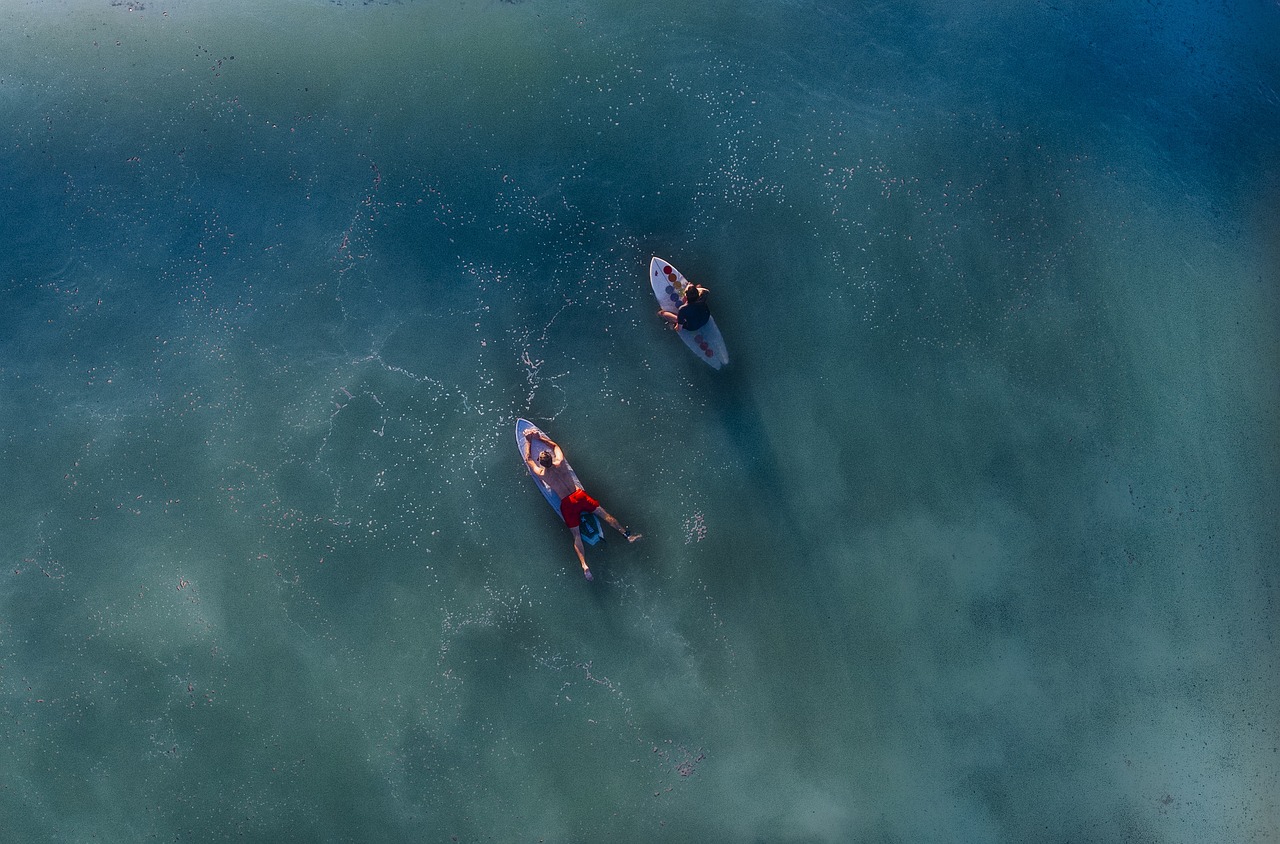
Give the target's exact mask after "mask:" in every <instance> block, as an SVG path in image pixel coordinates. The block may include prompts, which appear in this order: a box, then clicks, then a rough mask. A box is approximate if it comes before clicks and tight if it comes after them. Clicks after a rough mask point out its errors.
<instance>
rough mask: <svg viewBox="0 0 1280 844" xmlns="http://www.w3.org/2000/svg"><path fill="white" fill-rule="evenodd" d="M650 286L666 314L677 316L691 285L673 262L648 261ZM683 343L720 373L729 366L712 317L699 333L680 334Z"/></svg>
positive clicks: (659, 259)
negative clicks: (685, 291) (726, 365)
mask: <svg viewBox="0 0 1280 844" xmlns="http://www.w3.org/2000/svg"><path fill="white" fill-rule="evenodd" d="M649 284H650V285H651V286H652V287H653V295H654V296H656V297H657V299H658V305H659V306H661V307H662V309H663V310H664V311H670V312H671V313H675V312H676V311H678V310H680V306H681V305H683V304H684V289H685V287H687V286H688V284H689V282H688V281H686V280H685V277H684V276H683V275H681V274H680V271H679V270H677V269H676V268H675V267H674V266H672V265H671V262H670V261H664V260H662V259H661V258H654V259H653V260H651V261H649ZM676 333H677V334H679V335H680V339H681V340H683V341H684V344H685V345H686V346H688V347H689V351H691V352H693V353H694V354H695V355H697V356H698V357H699V358H701V359H702V360H703V361H704V362H705V363H706V364H707V366H710V367H711V368H712V369H719V368H720V367H722V366H724V365H725V364H726V363H728V362H729V350H728V349H726V348H725V345H724V337H723V336H721V334H720V329H719V328H717V327H716V321H715V318H714V317H713V318H712V319H709V320H707V324H706V325H704V326H702V327H701V328H699V329H698V330H697V331H677V332H676Z"/></svg>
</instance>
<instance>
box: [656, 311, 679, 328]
mask: <svg viewBox="0 0 1280 844" xmlns="http://www.w3.org/2000/svg"><path fill="white" fill-rule="evenodd" d="M658 316H660V317H662V318H663V319H665V320H666V321H667V322H669V323H670V324H671V327H672V328H678V327H679V326H678V325H677V324H676V315H675V314H673V313H671V311H658Z"/></svg>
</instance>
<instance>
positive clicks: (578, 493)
mask: <svg viewBox="0 0 1280 844" xmlns="http://www.w3.org/2000/svg"><path fill="white" fill-rule="evenodd" d="M599 506H600V502H599V501H596V500H595V499H594V498H592V497H591V496H590V495H587V491H586V490H585V489H575V490H574V491H573V492H571V493H569V494H568V495H567V496H565V497H564V498H562V499H560V515H561V517H563V518H564V523H565V524H566V525H568V526H569V527H571V528H576V527H577V526H578V525H579V523H581V522H582V514H583V513H590V512H591V511H592V510H594V509H596V508H597V507H599Z"/></svg>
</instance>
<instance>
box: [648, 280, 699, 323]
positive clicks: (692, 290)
mask: <svg viewBox="0 0 1280 844" xmlns="http://www.w3.org/2000/svg"><path fill="white" fill-rule="evenodd" d="M710 292H711V291H710V290H708V289H707V288H705V287H703V286H702V285H700V284H694V283H693V282H692V281H690V282H689V283H688V284H687V285H686V286H685V288H684V304H683V305H681V306H680V310H678V311H676V312H675V313H674V314H673V313H671V311H658V316H660V317H662V318H663V319H665V320H666V321H667V322H669V323H671V327H672V328H674V329H675V330H676V331H681V330H683V331H697V330H698V329H699V328H701V327H702V326H704V325H706V324H707V323H708V322H709V321H710V320H711V309H710V308H708V307H707V294H708V293H710Z"/></svg>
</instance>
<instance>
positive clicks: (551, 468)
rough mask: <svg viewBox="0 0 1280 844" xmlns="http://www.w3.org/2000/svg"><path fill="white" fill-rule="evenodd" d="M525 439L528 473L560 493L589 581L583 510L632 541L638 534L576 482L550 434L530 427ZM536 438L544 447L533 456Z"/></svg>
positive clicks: (583, 572)
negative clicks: (621, 522) (583, 547)
mask: <svg viewBox="0 0 1280 844" xmlns="http://www.w3.org/2000/svg"><path fill="white" fill-rule="evenodd" d="M524 438H525V442H526V444H527V446H528V447H527V448H526V449H525V452H524V461H525V463H528V464H529V471H530V472H533V474H534V475H535V476H536V477H538V478H541V479H542V482H543V483H545V484H546V485H547V486H548V487H550V488H551V491H552V492H554V493H555V494H556V495H558V496H560V517H561V518H563V519H564V523H565V524H566V525H568V527H569V530H570V531H572V532H573V550H574V551H576V552H578V562H580V563H581V564H582V574H583V576H584V577H586V578H587V580H590V579H591V569H589V568H587V555H586V554H585V553H584V552H583V549H582V532H581V530H579V528H578V524H579V523H580V522H581V521H582V514H583V513H594V514H595V515H596V516H597V517H598V518H601V519H604V520H605V523H606V524H608V525H609V526H610V527H612V528H613V529H614V530H616V531H617V532H618V533H620V534H622V535H623V536H625V537H626V538H627V541H628V542H635V541H636V540H637V539H639V538H640V534H638V533H632V532H631V529H630V528H626V527H623V526H622V525H621V524H619V523H618V520H617V519H615V518H614V517H613V516H610V515H609V513H608V511H606V510H605V509H604V508H603V507H601V506H600V502H599V501H596V500H595V499H594V498H592V497H591V496H590V495H588V494H587V491H586V490H585V489H583V488H582V486H581V485H580V484H579V483H578V478H577V476H576V475H574V474H573V472H571V471H569V470H568V468H567V467H566V465H565V462H564V452H563V451H561V450H560V446H558V445H557V444H556V443H554V442H552V440H551V438H550V437H548V436H547V435H546V434H544V433H542V432H541V431H538V430H531V431H526V432H525V435H524ZM535 438H537V439H540V440H542V442H543V443H544V444H546V446H547V448H544V449H542V453H541V454H539V455H538V457H537V459H534V456H533V441H534V439H535Z"/></svg>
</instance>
